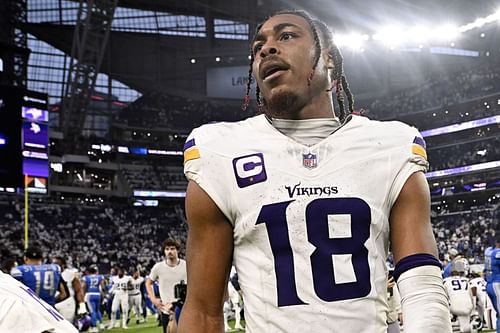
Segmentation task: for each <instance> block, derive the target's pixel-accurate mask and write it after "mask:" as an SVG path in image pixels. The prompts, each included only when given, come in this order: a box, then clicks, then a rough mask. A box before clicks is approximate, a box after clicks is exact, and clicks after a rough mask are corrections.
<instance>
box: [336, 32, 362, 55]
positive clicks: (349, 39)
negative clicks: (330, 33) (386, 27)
mask: <svg viewBox="0 0 500 333" xmlns="http://www.w3.org/2000/svg"><path fill="white" fill-rule="evenodd" d="M333 39H334V41H335V44H336V45H337V46H339V47H342V46H347V47H349V48H351V49H352V50H356V51H358V50H361V49H362V48H363V45H364V44H365V42H366V41H367V40H369V39H370V36H368V35H366V34H365V35H362V34H359V33H350V34H348V35H335V36H334V38H333Z"/></svg>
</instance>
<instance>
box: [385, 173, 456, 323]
mask: <svg viewBox="0 0 500 333" xmlns="http://www.w3.org/2000/svg"><path fill="white" fill-rule="evenodd" d="M390 226H391V246H392V251H393V253H394V260H395V262H396V269H395V271H394V273H395V274H394V275H395V277H396V279H397V282H398V288H399V291H400V294H401V303H402V310H403V317H404V323H405V332H407V333H421V332H426V333H448V332H451V322H450V317H449V309H448V299H447V296H446V292H445V291H444V287H443V281H442V277H441V269H440V267H439V266H440V263H439V261H438V259H437V247H436V241H435V240H434V235H433V232H432V226H431V223H430V194H429V186H428V184H427V180H426V178H425V176H424V174H423V173H422V172H415V173H414V174H412V175H411V176H410V177H409V178H408V180H407V181H406V183H405V185H404V186H403V188H402V190H401V192H400V194H399V196H398V199H397V200H396V202H395V203H394V205H393V207H392V209H391V215H390Z"/></svg>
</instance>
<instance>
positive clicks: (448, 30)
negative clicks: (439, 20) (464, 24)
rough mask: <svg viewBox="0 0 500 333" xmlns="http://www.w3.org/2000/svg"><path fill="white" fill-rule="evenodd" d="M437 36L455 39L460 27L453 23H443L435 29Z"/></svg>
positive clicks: (440, 38)
mask: <svg viewBox="0 0 500 333" xmlns="http://www.w3.org/2000/svg"><path fill="white" fill-rule="evenodd" d="M434 33H435V36H436V38H437V39H439V40H444V41H451V40H453V39H455V38H456V37H457V36H458V34H459V33H460V32H459V29H458V28H457V27H456V26H454V25H451V24H447V25H443V26H441V27H438V28H437V29H436V30H434Z"/></svg>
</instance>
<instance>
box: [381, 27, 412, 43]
mask: <svg viewBox="0 0 500 333" xmlns="http://www.w3.org/2000/svg"><path fill="white" fill-rule="evenodd" d="M406 37H407V36H406V33H405V31H403V29H400V28H396V27H386V28H383V29H382V30H380V31H379V32H377V33H376V34H375V35H373V40H376V41H380V42H381V43H383V44H385V45H388V46H393V47H394V46H397V45H400V44H402V43H403V42H404V41H405V39H406Z"/></svg>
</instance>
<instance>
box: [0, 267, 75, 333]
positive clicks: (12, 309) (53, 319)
mask: <svg viewBox="0 0 500 333" xmlns="http://www.w3.org/2000/svg"><path fill="white" fill-rule="evenodd" d="M0 295H1V297H0V332H15V333H40V332H45V331H47V332H53V333H73V332H75V333H77V332H78V330H77V329H76V328H75V327H74V326H73V325H72V324H71V323H70V322H69V321H67V320H65V319H64V318H63V317H62V316H61V315H60V314H59V313H58V312H57V311H56V310H55V309H54V308H53V307H51V306H50V305H49V304H47V303H45V302H44V301H43V300H42V299H40V298H39V297H38V296H37V295H36V294H35V292H33V291H32V290H31V289H29V288H28V287H26V286H25V285H24V284H22V283H21V282H19V281H17V280H16V279H14V278H13V277H11V276H10V275H8V274H4V273H2V272H1V271H0Z"/></svg>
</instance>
